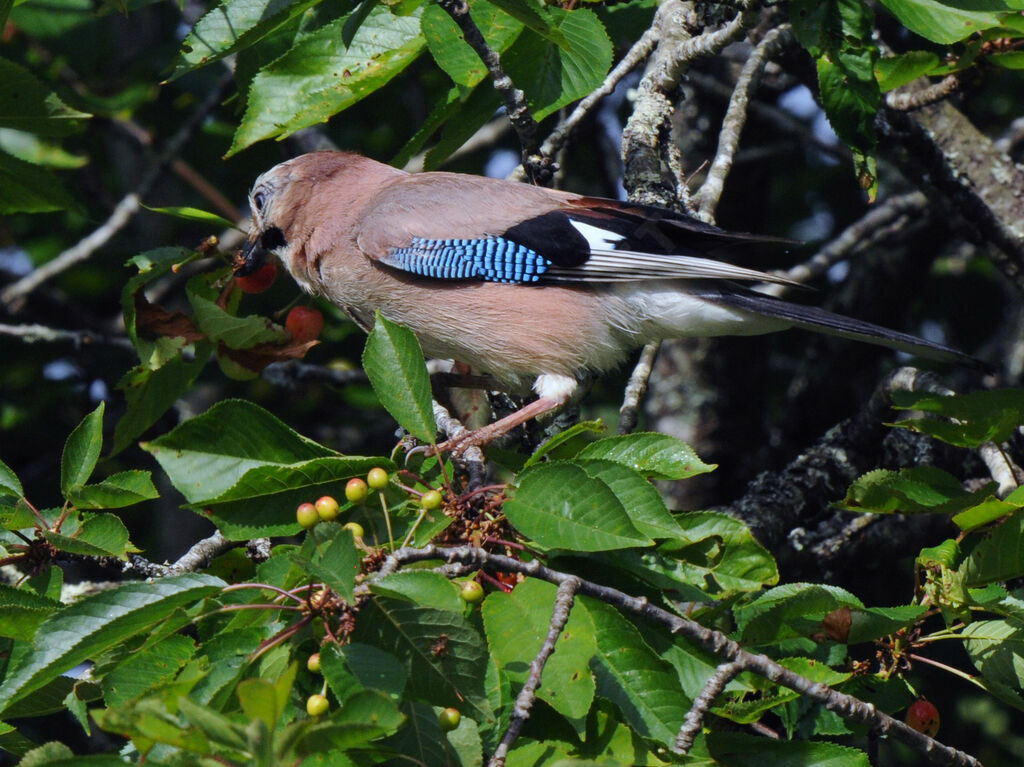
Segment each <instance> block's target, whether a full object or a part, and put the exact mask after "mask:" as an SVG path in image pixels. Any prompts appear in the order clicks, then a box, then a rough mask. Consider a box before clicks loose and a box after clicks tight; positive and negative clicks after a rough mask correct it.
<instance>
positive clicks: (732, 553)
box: [612, 511, 779, 601]
mask: <svg viewBox="0 0 1024 767" xmlns="http://www.w3.org/2000/svg"><path fill="white" fill-rule="evenodd" d="M676 522H677V527H678V528H679V532H678V533H677V535H676V538H675V539H673V540H668V541H665V542H664V543H662V544H661V545H660V546H658V548H657V549H655V550H654V551H640V550H634V551H626V552H621V553H617V554H615V555H613V556H612V561H614V562H615V563H616V565H617V566H618V567H621V568H623V569H624V570H627V571H629V572H631V573H632V574H633V575H634V576H636V577H637V578H640V579H641V580H643V581H645V582H647V583H650V584H651V585H652V586H655V587H656V588H659V589H664V590H667V591H677V592H679V593H680V596H681V597H683V598H686V599H690V600H697V601H702V600H704V599H706V598H707V597H709V596H710V597H713V598H715V599H725V598H728V597H729V596H732V595H734V594H736V593H742V592H749V591H757V590H759V589H761V588H764V587H765V586H774V585H775V584H776V583H778V582H779V570H778V567H777V566H776V564H775V560H774V559H773V558H772V556H771V554H770V553H769V552H768V550H767V549H765V548H764V546H762V545H761V544H760V543H759V542H758V541H757V539H755V538H754V536H753V535H751V533H750V529H749V528H748V527H747V526H746V525H744V524H743V523H742V522H740V521H739V520H738V519H734V518H733V517H730V516H727V515H725V514H720V513H717V512H713V511H693V512H688V513H686V514H682V515H680V516H678V517H676ZM687 587H691V588H693V589H695V590H696V591H695V592H689V591H688V590H687Z"/></svg>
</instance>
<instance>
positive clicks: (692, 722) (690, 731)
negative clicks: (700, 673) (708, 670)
mask: <svg viewBox="0 0 1024 767" xmlns="http://www.w3.org/2000/svg"><path fill="white" fill-rule="evenodd" d="M741 671H743V666H742V664H740V663H737V662H735V661H732V662H729V663H723V664H722V665H720V666H719V667H718V668H716V669H715V673H713V674H712V675H711V677H710V678H709V679H708V681H707V682H706V683H705V684H704V689H703V690H701V692H700V695H698V696H697V697H696V698H694V699H693V705H692V706H690V710H689V711H687V712H686V719H685V720H683V726H682V727H680V728H679V734H678V735H677V736H676V749H675V750H676V751H677V752H679V753H680V754H688V753H690V749H691V748H693V741H694V740H696V739H697V736H698V735H699V734H700V731H701V727H702V726H703V724H704V717H705V716H707V713H708V709H710V708H711V704H713V703H714V702H715V698H717V697H718V696H719V695H721V694H722V691H723V690H724V689H725V686H726V685H727V684H729V682H731V681H732V680H733V679H735V678H736V675H737V674H739V673H740V672H741Z"/></svg>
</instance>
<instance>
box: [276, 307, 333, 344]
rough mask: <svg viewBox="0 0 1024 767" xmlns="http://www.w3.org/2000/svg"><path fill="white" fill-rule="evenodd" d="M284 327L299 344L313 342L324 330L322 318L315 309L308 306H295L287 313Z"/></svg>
mask: <svg viewBox="0 0 1024 767" xmlns="http://www.w3.org/2000/svg"><path fill="white" fill-rule="evenodd" d="M284 326H285V327H286V328H288V332H289V333H291V334H292V338H294V339H295V340H296V341H298V342H299V343H302V342H304V341H315V340H316V339H317V338H318V337H319V336H320V331H321V330H323V329H324V316H323V315H322V314H321V313H320V312H319V311H318V310H316V309H311V308H310V307H308V306H296V307H293V308H292V310H291V311H290V312H288V318H287V319H286V320H285V321H284Z"/></svg>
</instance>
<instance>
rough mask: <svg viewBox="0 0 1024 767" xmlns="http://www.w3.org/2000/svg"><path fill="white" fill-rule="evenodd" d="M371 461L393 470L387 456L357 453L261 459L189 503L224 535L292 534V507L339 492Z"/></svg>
mask: <svg viewBox="0 0 1024 767" xmlns="http://www.w3.org/2000/svg"><path fill="white" fill-rule="evenodd" d="M375 466H381V467H384V468H386V469H388V470H393V468H394V467H393V465H392V464H391V462H390V461H387V460H386V459H381V458H363V457H361V456H330V457H326V458H314V459H313V460H311V461H303V462H301V463H294V464H289V465H287V466H280V465H277V464H265V465H263V466H257V467H256V468H254V469H250V470H249V471H247V472H246V473H245V474H244V475H243V476H242V477H241V478H240V479H239V480H238V481H237V482H236V483H235V484H234V485H232V486H231V487H230V488H229V489H228V490H226V491H225V492H223V493H221V495H219V496H217V497H216V498H208V499H205V500H203V501H202V502H201V503H198V504H192V505H193V507H195V508H197V509H200V508H201V510H202V513H203V514H204V515H207V516H208V517H209V519H210V520H211V521H212V522H213V523H214V524H215V525H217V527H218V528H219V529H220V531H221V532H222V533H223V534H224V536H225V537H227V538H229V539H231V540H237V541H247V540H250V539H251V538H259V537H263V536H276V535H295V534H296V533H298V532H300V531H301V528H300V527H299V524H298V522H297V521H296V519H295V509H296V508H298V506H299V504H300V503H304V502H306V501H308V500H309V499H310V498H317V497H319V496H322V495H330V496H334V497H336V498H340V497H342V496H343V495H344V492H345V483H347V482H348V480H350V479H352V478H353V477H357V476H365V475H366V473H367V472H368V471H369V470H370V469H372V468H374V467H375Z"/></svg>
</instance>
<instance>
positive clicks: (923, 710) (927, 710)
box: [903, 698, 939, 738]
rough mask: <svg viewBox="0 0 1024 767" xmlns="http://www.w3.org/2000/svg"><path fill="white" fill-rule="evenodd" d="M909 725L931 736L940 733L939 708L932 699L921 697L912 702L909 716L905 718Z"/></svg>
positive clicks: (908, 711)
mask: <svg viewBox="0 0 1024 767" xmlns="http://www.w3.org/2000/svg"><path fill="white" fill-rule="evenodd" d="M903 721H904V722H906V724H907V727H910V728H912V729H915V730H917V731H918V732H923V733H924V734H925V735H927V736H928V737H930V738H934V737H935V736H936V735H938V733H939V710H938V709H937V708H935V704H934V703H932V702H931V701H928V700H925V699H924V698H921V699H920V700H916V701H914V702H913V703H911V704H910V708H908V709H907V716H906V718H905V719H904V720H903Z"/></svg>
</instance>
